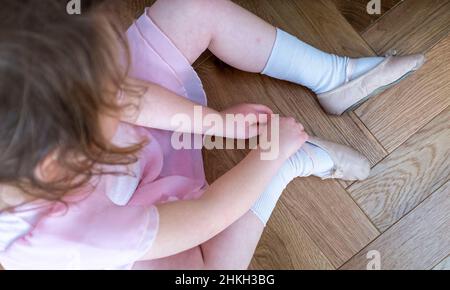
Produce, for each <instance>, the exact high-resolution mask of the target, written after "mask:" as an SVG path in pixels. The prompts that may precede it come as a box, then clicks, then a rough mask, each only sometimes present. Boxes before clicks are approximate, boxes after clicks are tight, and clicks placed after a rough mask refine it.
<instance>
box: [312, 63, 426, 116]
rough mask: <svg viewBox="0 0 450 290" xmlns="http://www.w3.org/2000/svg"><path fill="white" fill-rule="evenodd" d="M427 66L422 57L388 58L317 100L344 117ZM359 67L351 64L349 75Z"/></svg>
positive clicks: (319, 96)
mask: <svg viewBox="0 0 450 290" xmlns="http://www.w3.org/2000/svg"><path fill="white" fill-rule="evenodd" d="M424 62H425V56H424V55H423V54H416V55H408V56H388V57H387V58H385V59H384V60H383V61H382V62H381V63H380V64H378V65H377V66H375V68H373V69H370V70H369V71H367V72H365V73H362V74H361V73H360V72H357V74H358V75H359V76H358V77H356V78H354V79H353V80H352V79H350V80H349V81H346V82H345V83H344V84H343V85H341V86H339V87H337V88H335V89H333V90H331V91H328V92H325V93H322V94H319V95H318V96H317V97H318V99H319V102H320V104H321V105H322V107H323V109H324V110H325V111H326V112H327V113H329V114H332V115H341V114H343V113H345V112H348V111H351V110H353V109H355V108H356V107H357V106H359V105H360V104H361V103H363V102H364V101H366V100H368V99H369V98H371V97H373V96H375V95H378V94H380V93H381V92H383V91H384V90H386V89H388V88H390V87H391V86H393V85H395V84H397V83H399V82H400V81H401V80H403V79H405V78H406V77H408V76H409V75H410V74H412V73H413V72H415V71H416V70H418V69H419V68H420V67H421V66H422V65H423V64H424ZM357 63H358V62H357V61H355V62H352V61H350V62H349V71H350V73H351V70H352V69H353V68H352V67H353V66H354V65H355V64H356V65H357ZM356 68H357V66H356Z"/></svg>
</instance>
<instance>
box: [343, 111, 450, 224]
mask: <svg viewBox="0 0 450 290" xmlns="http://www.w3.org/2000/svg"><path fill="white" fill-rule="evenodd" d="M449 124H450V108H447V109H446V110H445V111H444V112H442V113H441V114H439V116H438V117H436V118H435V119H434V120H433V121H432V122H430V123H429V124H427V125H426V126H425V127H424V128H422V129H421V130H420V131H419V132H417V134H415V135H414V136H413V137H412V138H411V139H410V140H408V141H407V142H405V143H404V144H402V145H401V146H400V147H399V148H398V149H397V150H395V151H394V152H393V153H392V154H390V155H389V156H388V157H386V159H384V160H383V161H382V162H381V163H379V164H377V166H375V167H374V168H373V169H372V172H371V175H370V177H369V178H368V179H367V180H364V181H361V182H357V183H355V184H353V185H352V186H350V187H349V188H348V192H349V193H350V194H351V195H352V197H353V199H354V200H355V201H356V202H357V203H358V204H359V206H360V207H361V208H362V209H363V210H364V211H365V212H366V213H367V215H368V216H369V217H370V219H371V220H372V222H373V223H374V224H375V225H376V226H377V227H378V229H379V230H380V231H384V230H386V229H387V228H388V227H389V226H391V225H392V224H393V223H395V222H396V221H398V220H399V219H400V218H401V217H402V216H404V215H405V214H406V213H408V212H409V211H411V210H412V209H413V208H414V207H415V206H417V205H418V204H419V203H420V202H421V201H422V200H424V199H425V198H426V197H427V196H428V195H429V194H430V193H431V192H433V191H435V190H436V189H437V188H439V187H441V186H442V185H443V184H444V183H445V182H447V180H448V179H449V176H450V167H449V166H448V160H449V159H450V147H449V145H448V143H449V140H450V126H449Z"/></svg>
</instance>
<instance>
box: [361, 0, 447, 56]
mask: <svg viewBox="0 0 450 290" xmlns="http://www.w3.org/2000/svg"><path fill="white" fill-rule="evenodd" d="M383 2H384V1H383ZM449 32H450V1H449V0H406V1H402V3H400V4H399V5H398V6H396V7H395V8H394V9H392V10H391V11H390V12H389V13H387V14H386V15H385V16H383V17H382V18H381V19H380V21H378V22H376V23H375V24H374V25H373V26H372V27H370V28H369V29H367V31H366V32H364V33H363V35H362V36H363V38H364V39H365V40H366V41H367V43H368V44H369V45H370V46H371V47H372V48H373V49H374V50H375V51H376V52H377V53H378V54H379V55H384V54H385V53H386V52H387V51H389V50H390V49H394V48H395V49H396V50H397V51H398V52H399V53H401V54H410V53H419V52H425V51H427V50H429V49H430V48H432V47H433V46H434V45H435V44H436V43H438V42H439V41H440V40H441V39H443V38H444V37H446V36H447V35H448V33H449Z"/></svg>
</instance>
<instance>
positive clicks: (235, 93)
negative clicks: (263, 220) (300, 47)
mask: <svg viewBox="0 0 450 290" xmlns="http://www.w3.org/2000/svg"><path fill="white" fill-rule="evenodd" d="M151 2H152V1H151V0H148V1H146V0H135V3H137V4H136V5H135V6H136V7H134V8H135V9H137V10H139V9H141V8H142V7H143V6H145V5H148V4H149V3H151ZM236 2H237V3H239V4H240V5H242V6H243V7H245V8H247V9H249V10H251V11H253V12H254V13H256V14H257V15H259V16H260V17H262V18H264V19H266V20H267V21H269V22H271V23H272V24H274V25H276V26H278V27H280V28H282V29H284V30H286V31H288V32H290V33H292V34H295V35H296V36H298V37H300V38H301V39H302V40H304V41H306V42H309V43H310V44H312V45H314V46H316V47H318V48H320V49H322V50H326V51H329V52H333V53H336V54H341V55H348V56H352V57H358V56H370V55H384V54H385V53H386V52H388V51H389V50H391V49H395V50H397V52H399V53H400V54H406V53H417V52H423V53H425V54H426V56H427V63H426V64H425V65H424V67H423V68H422V69H421V70H420V71H419V72H418V73H416V74H414V75H413V76H411V77H410V78H408V79H407V80H406V81H403V82H402V83H401V84H400V85H398V86H396V87H394V88H392V89H390V90H388V91H386V92H384V93H383V94H382V95H379V96H377V97H376V98H373V99H372V100H369V101H368V102H366V103H365V104H363V105H362V106H360V107H359V108H358V109H357V110H355V111H354V112H352V113H349V114H346V115H344V116H342V117H330V116H327V115H326V114H324V113H323V112H322V110H321V109H320V107H319V105H318V103H317V101H316V99H315V96H314V95H313V94H312V93H311V92H309V91H308V90H306V89H304V88H302V87H300V86H297V85H293V84H289V83H286V82H283V81H278V80H274V79H270V78H268V77H265V76H261V75H255V74H249V73H244V72H240V71H237V70H235V69H233V68H230V67H229V66H227V65H225V64H223V63H222V62H220V61H219V60H217V59H216V58H215V57H213V56H211V54H206V55H205V56H204V57H202V58H201V60H200V61H198V62H197V63H196V65H195V66H196V69H197V71H198V73H199V75H200V76H201V78H202V80H203V82H204V87H205V90H206V92H207V94H208V98H209V104H210V106H212V107H214V108H215V109H218V110H220V109H223V108H226V107H227V106H229V105H232V104H236V103H240V102H256V103H263V104H266V105H269V106H270V107H272V108H273V109H274V110H275V111H276V112H278V113H281V114H283V115H289V116H295V117H296V118H297V119H298V120H299V121H301V122H302V123H303V124H304V125H305V128H306V130H307V131H308V132H309V133H310V134H312V135H317V136H320V137H323V138H326V139H329V140H333V141H336V142H340V143H343V144H348V145H350V146H352V147H354V148H356V149H357V150H359V151H360V152H361V153H363V154H365V155H366V156H367V157H368V158H369V160H370V161H371V164H372V166H373V170H372V174H371V176H370V178H369V179H367V180H366V181H363V182H357V183H354V184H347V183H344V182H339V181H326V182H323V181H321V180H319V179H318V178H314V177H311V178H302V179H297V180H295V181H294V182H293V183H292V184H291V185H290V186H289V188H288V189H287V190H286V192H285V193H284V195H283V196H282V198H281V200H280V202H279V204H278V207H277V209H276V211H275V213H274V215H273V217H272V219H271V220H270V222H269V224H268V226H267V229H266V231H265V233H264V235H263V237H262V239H261V242H260V244H259V246H258V249H257V251H256V254H255V257H254V260H253V262H252V265H251V268H252V269H366V267H367V263H368V259H367V258H366V255H367V253H368V252H369V251H372V250H376V251H379V253H380V255H381V267H382V268H383V269H450V257H449V254H450V184H449V174H450V167H449V149H450V146H449V144H450V108H449V104H450V36H449V31H450V0H404V1H400V0H381V4H382V14H381V15H368V13H367V12H366V5H367V3H368V2H369V1H368V0H353V1H352V0H236ZM244 155H245V153H244V152H241V151H208V152H205V154H204V157H205V165H206V171H207V176H208V180H209V181H210V182H212V181H214V180H215V179H216V178H218V177H219V176H221V175H222V174H223V173H224V172H226V171H227V170H229V169H230V168H232V167H233V166H234V165H235V164H236V163H237V162H239V161H240V160H241V159H242V158H243V157H244Z"/></svg>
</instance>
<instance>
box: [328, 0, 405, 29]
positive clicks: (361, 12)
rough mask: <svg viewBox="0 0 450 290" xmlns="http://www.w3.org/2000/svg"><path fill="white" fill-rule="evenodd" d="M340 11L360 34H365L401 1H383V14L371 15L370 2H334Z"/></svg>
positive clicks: (343, 0)
mask: <svg viewBox="0 0 450 290" xmlns="http://www.w3.org/2000/svg"><path fill="white" fill-rule="evenodd" d="M333 2H334V3H335V5H336V7H337V8H338V10H339V11H340V12H341V13H342V15H344V17H345V19H347V21H348V22H349V23H350V24H351V25H352V26H353V28H354V29H355V30H356V31H357V32H358V33H363V32H364V31H365V30H366V29H368V28H369V27H370V26H371V25H372V24H373V23H374V22H375V21H377V20H378V19H379V18H380V17H382V16H383V15H384V14H385V13H386V12H388V11H389V10H390V9H391V8H393V7H395V6H396V5H397V4H398V3H399V2H400V0H382V1H380V4H381V14H373V15H370V14H369V13H368V12H367V4H368V2H369V1H368V0H333Z"/></svg>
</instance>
